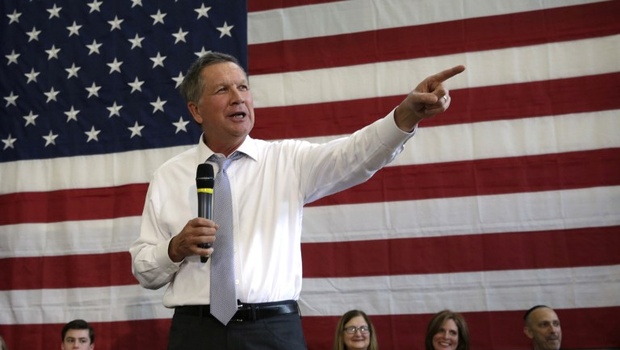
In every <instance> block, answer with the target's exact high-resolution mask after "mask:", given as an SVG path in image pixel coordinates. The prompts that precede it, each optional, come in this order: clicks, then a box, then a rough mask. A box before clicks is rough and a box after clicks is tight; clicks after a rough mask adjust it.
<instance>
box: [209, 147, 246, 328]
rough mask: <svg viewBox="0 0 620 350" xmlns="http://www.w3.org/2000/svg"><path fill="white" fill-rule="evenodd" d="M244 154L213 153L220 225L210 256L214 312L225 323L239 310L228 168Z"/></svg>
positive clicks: (215, 208)
mask: <svg viewBox="0 0 620 350" xmlns="http://www.w3.org/2000/svg"><path fill="white" fill-rule="evenodd" d="M241 156H242V154H241V153H239V152H235V153H234V154H233V155H232V156H231V157H230V158H225V157H224V156H222V155H219V154H218V155H215V154H214V155H213V156H212V157H211V158H210V159H211V160H213V161H215V162H217V163H218V165H219V168H220V169H219V171H218V173H217V176H216V177H215V185H214V187H213V219H214V221H215V223H217V224H218V225H219V226H220V227H219V229H218V230H217V234H216V237H217V238H216V239H215V242H213V254H212V255H211V306H210V308H211V314H212V315H213V316H214V317H215V318H216V319H218V320H219V321H220V322H222V323H223V324H224V325H226V324H227V323H228V322H229V321H230V319H231V318H232V317H233V316H234V315H235V312H237V296H236V292H235V261H234V245H233V219H232V217H233V211H232V198H231V192H230V182H229V180H228V174H227V173H226V169H227V168H228V166H229V165H230V163H231V162H232V161H233V160H236V159H238V158H240V157H241Z"/></svg>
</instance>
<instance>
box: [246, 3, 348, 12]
mask: <svg viewBox="0 0 620 350" xmlns="http://www.w3.org/2000/svg"><path fill="white" fill-rule="evenodd" d="M338 1H342V0H286V1H283V0H262V1H248V12H258V11H267V10H275V9H281V8H287V7H295V6H306V5H317V4H325V3H329V2H338Z"/></svg>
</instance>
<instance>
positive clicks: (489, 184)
mask: <svg viewBox="0 0 620 350" xmlns="http://www.w3.org/2000/svg"><path fill="white" fill-rule="evenodd" d="M0 37H1V39H0V47H1V48H2V50H1V51H2V56H1V57H0V67H1V68H0V78H1V79H0V95H1V96H0V97H1V99H0V104H2V108H1V109H0V140H1V141H2V142H1V143H0V160H1V161H0V335H1V336H3V337H4V338H5V340H6V341H7V343H8V346H9V349H47V348H55V347H57V346H58V342H59V341H60V329H61V328H62V325H63V324H64V323H66V322H68V321H70V320H72V319H75V318H84V319H86V320H88V321H89V322H91V323H93V325H94V326H95V328H96V331H97V339H96V348H97V349H125V348H132V349H165V348H166V343H167V337H168V326H169V324H170V317H171V315H172V312H171V311H170V310H167V309H165V308H164V307H163V306H162V295H163V289H162V290H158V291H150V290H145V289H143V288H141V287H140V286H139V285H138V283H137V281H136V280H135V279H134V277H133V276H132V274H131V262H130V256H129V253H128V248H129V245H130V244H131V243H132V242H133V241H134V240H135V239H136V237H137V235H138V230H139V224H140V214H141V212H142V206H143V204H144V196H145V193H146V188H147V186H148V182H149V179H150V176H151V173H152V172H153V170H154V169H155V168H157V167H158V166H159V165H160V164H162V163H163V162H164V161H165V160H167V159H169V158H170V157H172V156H173V155H176V154H178V153H180V152H182V151H183V150H185V149H187V148H188V147H192V146H193V145H194V144H195V143H196V142H197V140H198V137H199V134H200V131H199V128H198V126H196V125H195V124H194V122H193V120H192V119H191V116H190V115H189V113H188V112H187V111H186V108H185V106H184V103H183V101H182V99H181V97H180V96H179V94H178V93H177V92H176V91H175V89H176V87H177V86H178V84H179V82H180V79H182V77H183V74H184V72H185V70H186V69H187V67H188V66H189V64H190V62H192V61H193V60H194V59H195V58H196V55H198V54H200V53H201V52H206V51H208V50H217V51H225V52H229V53H232V54H234V55H236V56H238V57H239V58H240V59H241V61H242V63H243V65H244V66H246V67H247V69H248V72H249V74H250V83H251V86H252V90H253V93H254V99H255V106H256V115H257V120H256V126H255V128H254V130H253V132H252V136H253V137H255V138H264V139H282V138H301V139H307V140H312V141H318V142H322V141H327V140H330V139H333V138H336V137H339V136H342V135H346V134H350V133H351V132H353V131H355V130H357V129H358V128H360V127H362V126H364V125H366V124H368V123H370V122H372V121H374V120H375V119H377V118H379V117H382V116H384V115H385V114H387V112H389V111H390V110H391V109H392V108H393V107H395V106H396V105H397V104H398V103H399V102H400V101H401V100H402V99H403V98H404V96H405V94H406V93H407V92H408V91H409V90H411V89H412V88H413V87H414V86H415V85H416V84H417V83H418V82H419V81H420V80H422V79H423V78H424V77H426V76H428V75H430V74H433V73H436V72H438V71H440V70H443V69H445V68H448V67H451V66H454V65H457V64H464V65H465V66H466V67H467V70H466V71H465V72H464V73H463V74H461V75H459V76H457V77H455V78H453V79H451V80H450V81H448V82H447V85H448V87H449V88H450V89H451V96H452V105H451V107H450V109H449V110H448V112H446V113H444V114H442V115H440V116H438V117H437V118H434V119H431V120H427V121H425V122H423V124H422V125H421V127H420V129H419V130H418V132H417V134H416V136H415V137H414V138H413V139H412V140H411V141H410V142H409V143H408V144H407V146H406V148H405V150H404V152H403V153H402V154H401V155H400V156H399V157H398V158H397V159H396V161H395V162H394V163H393V164H391V165H390V166H389V167H387V168H385V169H383V170H381V171H380V172H378V173H377V174H376V175H375V177H373V178H372V179H371V180H369V181H368V182H367V183H365V184H362V185H359V186H357V187H354V188H352V189H349V190H347V191H345V192H342V193H339V194H336V195H333V196H330V197H327V198H324V199H322V200H320V201H318V202H315V203H312V204H311V205H309V206H308V207H307V208H306V212H305V216H304V232H303V236H302V241H303V245H302V252H303V256H304V285H303V291H302V296H301V300H300V303H301V306H302V313H303V319H302V320H303V325H304V331H305V335H306V338H307V342H308V345H309V348H310V349H329V348H331V343H332V341H333V336H334V331H335V327H336V323H337V321H338V318H339V317H340V315H341V314H343V313H344V312H346V311H347V310H349V309H353V308H358V309H362V310H364V311H366V312H367V313H368V314H369V315H370V316H371V318H372V320H373V322H374V323H375V326H376V328H377V335H378V339H379V343H380V346H381V348H382V349H420V348H423V344H424V340H423V339H424V331H425V328H426V324H427V322H428V321H429V320H430V317H431V315H432V314H433V313H435V312H437V311H440V310H442V309H444V308H450V309H452V310H455V311H459V312H462V313H463V314H464V316H465V317H466V319H467V321H468V324H469V326H470V336H471V343H472V348H473V349H527V348H528V345H529V342H528V340H527V339H526V337H525V336H524V335H523V332H522V316H523V312H524V311H525V310H526V309H528V308H529V307H530V306H533V305H535V304H548V305H550V306H552V307H554V308H555V309H556V311H557V313H558V315H559V317H560V320H561V322H562V329H563V331H564V336H563V348H567V349H593V348H613V347H616V348H620V327H619V326H618V324H617V315H618V314H619V313H620V248H619V247H620V1H588V0H582V1H578V0H557V1H551V0H549V1H540V0H536V1H535V0H523V1H500V0H476V1H455V0H433V1H431V0H350V1H331V0H288V1H281V0H280V1H276V0H261V1H258V0H255V1H249V2H248V3H247V4H246V2H245V1H239V0H221V1H189V0H187V1H186V0H179V1H175V2H173V1H141V0H132V1H113V0H87V1H84V2H70V1H66V0H64V1H63V0H55V1H35V0H33V1H26V0H23V1H15V0H13V1H8V0H2V2H0Z"/></svg>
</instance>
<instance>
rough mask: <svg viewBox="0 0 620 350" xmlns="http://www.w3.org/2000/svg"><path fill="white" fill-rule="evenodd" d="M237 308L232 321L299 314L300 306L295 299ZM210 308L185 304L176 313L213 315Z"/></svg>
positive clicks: (244, 305)
mask: <svg viewBox="0 0 620 350" xmlns="http://www.w3.org/2000/svg"><path fill="white" fill-rule="evenodd" d="M237 309H238V310H237V312H236V313H235V315H234V316H233V318H232V320H231V322H233V321H234V322H245V321H258V320H262V319H265V318H269V317H273V316H278V315H287V314H299V306H298V305H297V302H296V301H295V300H285V301H277V302H271V303H256V304H249V303H239V306H237ZM209 310H210V308H209V305H185V306H177V307H175V308H174V313H175V314H176V313H178V314H181V315H190V316H199V317H213V316H211V312H210V311H209Z"/></svg>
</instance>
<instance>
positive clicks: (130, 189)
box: [0, 184, 148, 225]
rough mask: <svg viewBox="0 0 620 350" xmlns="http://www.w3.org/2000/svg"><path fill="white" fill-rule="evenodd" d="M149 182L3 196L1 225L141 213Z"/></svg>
mask: <svg viewBox="0 0 620 350" xmlns="http://www.w3.org/2000/svg"><path fill="white" fill-rule="evenodd" d="M147 189H148V184H132V185H124V186H117V187H102V188H87V189H72V190H59V191H49V192H21V193H11V194H5V195H1V196H0V212H1V213H2V216H0V225H11V224H19V223H50V222H62V221H73V220H98V219H113V218H120V217H127V216H137V215H140V214H142V208H143V207H144V198H145V195H146V191H147Z"/></svg>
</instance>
